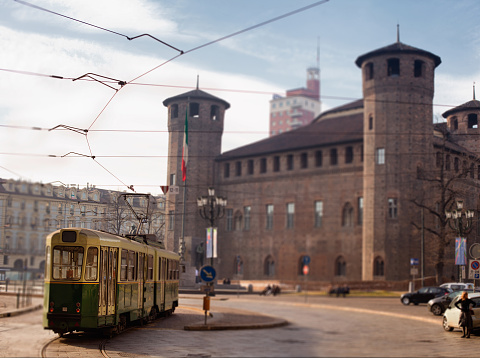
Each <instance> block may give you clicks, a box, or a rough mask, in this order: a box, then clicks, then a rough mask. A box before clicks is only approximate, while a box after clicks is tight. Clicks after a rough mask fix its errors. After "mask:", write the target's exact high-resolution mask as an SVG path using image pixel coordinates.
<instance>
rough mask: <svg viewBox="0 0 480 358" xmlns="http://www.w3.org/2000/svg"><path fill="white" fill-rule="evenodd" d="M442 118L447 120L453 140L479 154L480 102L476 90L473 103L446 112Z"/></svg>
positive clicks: (469, 102)
mask: <svg viewBox="0 0 480 358" xmlns="http://www.w3.org/2000/svg"><path fill="white" fill-rule="evenodd" d="M442 116H443V117H444V118H446V119H447V126H448V129H449V131H450V133H451V136H452V139H453V140H454V141H455V142H457V143H459V144H461V145H462V146H463V147H465V148H467V149H468V150H470V151H471V152H473V153H477V152H478V148H480V140H479V139H478V137H479V136H478V134H480V128H479V120H480V101H478V100H476V99H475V89H474V92H473V99H472V100H471V101H468V102H466V103H464V104H462V105H460V106H457V107H455V108H452V109H450V110H448V111H446V112H445V113H443V114H442Z"/></svg>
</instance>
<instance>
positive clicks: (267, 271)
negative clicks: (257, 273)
mask: <svg viewBox="0 0 480 358" xmlns="http://www.w3.org/2000/svg"><path fill="white" fill-rule="evenodd" d="M263 274H264V275H265V276H275V260H274V259H273V257H272V256H271V255H268V256H267V258H266V259H265V261H264V263H263Z"/></svg>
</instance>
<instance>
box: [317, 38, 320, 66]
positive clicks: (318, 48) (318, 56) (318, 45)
mask: <svg viewBox="0 0 480 358" xmlns="http://www.w3.org/2000/svg"><path fill="white" fill-rule="evenodd" d="M317 68H320V36H318V37H317Z"/></svg>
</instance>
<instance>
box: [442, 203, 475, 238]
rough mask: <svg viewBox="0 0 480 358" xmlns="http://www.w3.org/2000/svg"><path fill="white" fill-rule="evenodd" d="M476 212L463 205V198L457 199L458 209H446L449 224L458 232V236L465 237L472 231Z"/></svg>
mask: <svg viewBox="0 0 480 358" xmlns="http://www.w3.org/2000/svg"><path fill="white" fill-rule="evenodd" d="M474 213H475V212H474V211H473V210H467V209H465V208H464V207H463V200H457V209H456V210H455V209H454V210H452V211H445V216H446V217H447V221H448V224H449V225H450V227H451V228H452V229H453V230H455V231H456V232H457V233H458V236H459V237H464V236H465V235H467V234H468V233H469V232H470V231H472V228H473V225H472V224H473V216H474ZM451 219H453V220H451Z"/></svg>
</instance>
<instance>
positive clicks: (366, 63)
mask: <svg viewBox="0 0 480 358" xmlns="http://www.w3.org/2000/svg"><path fill="white" fill-rule="evenodd" d="M355 63H356V65H357V66H358V67H360V68H361V69H362V83H363V98H364V185H363V196H364V221H363V233H362V234H363V247H362V266H363V273H362V278H363V280H373V279H386V280H399V279H407V278H409V277H410V262H409V260H410V258H412V257H418V252H419V247H420V246H419V244H417V243H418V242H419V240H420V238H419V237H414V235H412V226H411V222H410V221H411V219H410V218H411V217H412V212H414V211H416V210H417V208H416V207H414V206H413V204H412V203H411V201H410V200H411V199H412V198H416V195H419V194H417V192H418V191H419V190H421V187H420V186H421V181H420V180H417V170H418V169H420V168H425V169H427V168H426V167H428V166H429V165H431V164H430V163H431V162H432V158H433V144H432V140H433V118H432V117H433V111H432V101H433V93H434V70H435V68H436V67H437V66H438V65H439V64H440V63H441V59H440V57H438V56H436V55H434V54H432V53H430V52H427V51H424V50H421V49H417V48H414V47H411V46H408V45H405V44H403V43H401V42H400V41H399V40H397V42H396V43H394V44H392V45H390V46H387V47H383V48H380V49H377V50H375V51H372V52H369V53H367V54H365V55H362V56H360V57H358V58H357V60H356V62H355ZM419 183H420V184H419ZM417 246H418V247H417Z"/></svg>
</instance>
